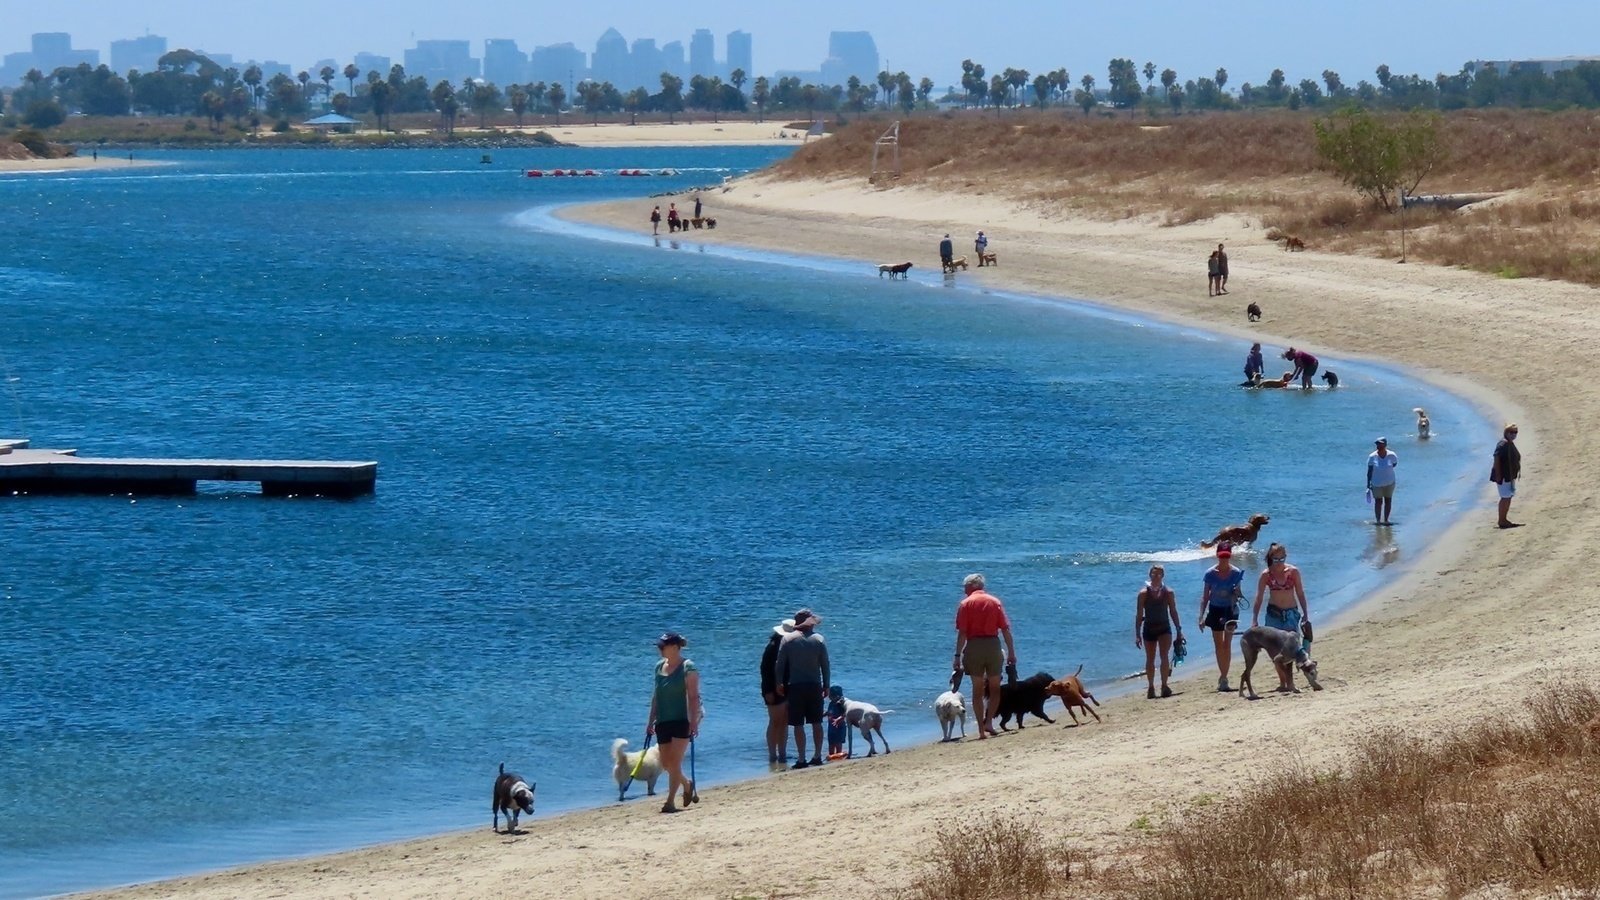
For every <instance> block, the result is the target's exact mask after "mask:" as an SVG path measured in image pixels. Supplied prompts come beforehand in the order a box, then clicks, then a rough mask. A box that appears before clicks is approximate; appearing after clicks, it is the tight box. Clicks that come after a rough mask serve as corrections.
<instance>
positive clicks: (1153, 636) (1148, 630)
mask: <svg viewBox="0 0 1600 900" xmlns="http://www.w3.org/2000/svg"><path fill="white" fill-rule="evenodd" d="M1171 633H1172V626H1171V625H1169V624H1167V623H1166V622H1157V623H1155V624H1154V625H1152V624H1151V623H1149V622H1146V623H1144V628H1143V629H1142V634H1141V635H1140V636H1141V637H1143V638H1144V640H1145V642H1146V643H1149V642H1150V641H1159V640H1161V639H1162V638H1164V637H1166V636H1167V635H1169V634H1171Z"/></svg>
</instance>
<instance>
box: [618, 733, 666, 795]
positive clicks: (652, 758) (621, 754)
mask: <svg viewBox="0 0 1600 900" xmlns="http://www.w3.org/2000/svg"><path fill="white" fill-rule="evenodd" d="M627 746H628V739H627V738H617V739H616V740H614V741H612V742H611V758H612V759H614V760H616V763H617V764H616V765H615V766H613V767H612V768H611V777H612V778H614V779H616V781H617V800H619V801H620V800H622V799H624V798H625V797H626V796H627V793H628V780H629V776H632V778H633V780H635V781H642V782H644V784H645V792H646V793H647V794H649V795H650V796H652V797H654V796H655V795H656V780H657V779H659V778H660V777H661V754H660V753H659V752H658V751H659V749H660V748H658V747H651V748H650V749H648V750H635V751H633V752H632V753H629V752H628V751H627V750H625V749H623V748H624V747H627ZM641 758H642V761H641ZM635 767H637V768H638V771H637V772H636V771H634V769H635Z"/></svg>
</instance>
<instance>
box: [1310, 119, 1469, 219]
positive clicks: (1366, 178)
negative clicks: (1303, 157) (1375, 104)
mask: <svg viewBox="0 0 1600 900" xmlns="http://www.w3.org/2000/svg"><path fill="white" fill-rule="evenodd" d="M1313 127H1314V129H1315V133H1316V141H1317V155H1318V156H1320V157H1321V158H1322V160H1323V162H1324V164H1325V165H1327V166H1328V168H1330V169H1331V170H1333V172H1334V174H1336V175H1338V176H1339V179H1340V180H1341V181H1343V182H1344V183H1345V184H1348V185H1349V186H1351V187H1352V188H1355V190H1356V191H1357V192H1358V193H1360V194H1361V195H1362V196H1365V197H1367V198H1369V199H1371V200H1372V201H1373V203H1374V204H1376V205H1378V206H1381V207H1382V208H1383V209H1384V210H1385V211H1391V212H1392V211H1393V210H1394V208H1395V205H1396V203H1397V202H1398V201H1399V200H1400V199H1401V198H1403V197H1405V196H1407V195H1409V194H1410V193H1412V192H1413V191H1415V190H1416V188H1417V186H1418V185H1419V184H1421V183H1422V179H1424V178H1426V177H1427V175H1428V173H1430V172H1432V171H1433V170H1434V168H1436V167H1437V166H1438V165H1439V164H1440V163H1442V162H1444V160H1445V158H1446V154H1447V151H1446V148H1445V146H1444V143H1443V141H1441V140H1440V138H1439V115H1438V114H1437V113H1421V112H1414V113H1411V114H1410V115H1408V116H1406V117H1405V118H1400V119H1387V120H1386V119H1380V118H1379V117H1377V116H1375V115H1373V114H1372V113H1371V112H1368V111H1367V110H1366V109H1363V108H1361V107H1357V106H1348V107H1345V108H1344V109H1341V110H1339V111H1338V112H1337V113H1334V114H1333V115H1332V116H1330V117H1329V118H1327V119H1324V120H1320V121H1318V122H1315V123H1314V125H1313Z"/></svg>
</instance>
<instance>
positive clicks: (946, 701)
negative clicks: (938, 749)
mask: <svg viewBox="0 0 1600 900" xmlns="http://www.w3.org/2000/svg"><path fill="white" fill-rule="evenodd" d="M933 714H934V715H935V716H938V717H939V727H940V728H942V729H944V739H945V740H947V741H953V740H955V730H956V720H958V719H959V720H960V721H961V736H962V737H966V736H967V702H966V701H965V700H963V699H961V695H960V694H959V693H957V692H956V691H954V690H949V691H945V692H944V693H942V694H940V695H939V699H937V700H935V701H933Z"/></svg>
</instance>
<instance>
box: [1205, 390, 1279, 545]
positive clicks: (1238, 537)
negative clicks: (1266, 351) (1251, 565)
mask: <svg viewBox="0 0 1600 900" xmlns="http://www.w3.org/2000/svg"><path fill="white" fill-rule="evenodd" d="M1262 386H1264V385H1257V387H1262ZM1270 521H1272V519H1271V518H1270V517H1269V516H1266V515H1264V514H1262V513H1256V514H1255V515H1253V516H1251V517H1250V522H1249V524H1246V525H1229V526H1227V527H1226V528H1224V529H1222V530H1221V531H1219V532H1217V536H1216V537H1214V538H1212V539H1211V540H1209V541H1201V542H1200V546H1202V547H1207V548H1210V547H1215V546H1216V545H1217V544H1218V543H1220V542H1222V541H1231V542H1233V543H1235V544H1248V543H1251V542H1253V541H1254V540H1255V539H1256V535H1258V534H1260V533H1261V526H1263V525H1265V524H1267V523H1268V522H1270Z"/></svg>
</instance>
